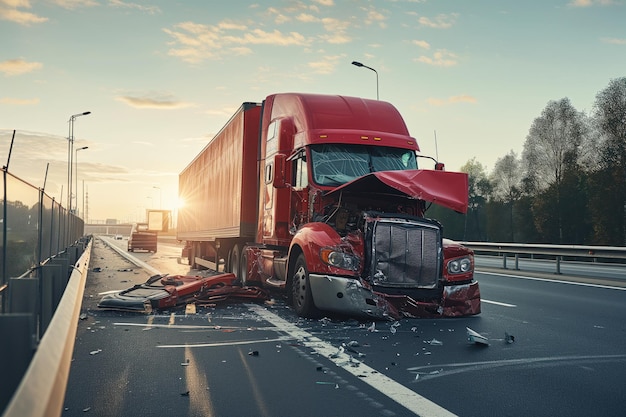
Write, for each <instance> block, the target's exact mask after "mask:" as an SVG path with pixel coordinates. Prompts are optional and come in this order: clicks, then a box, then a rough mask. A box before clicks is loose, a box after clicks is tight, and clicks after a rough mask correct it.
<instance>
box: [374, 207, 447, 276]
mask: <svg viewBox="0 0 626 417" xmlns="http://www.w3.org/2000/svg"><path fill="white" fill-rule="evenodd" d="M369 226H370V227H371V234H370V236H371V239H372V240H371V264H370V265H371V266H370V275H371V279H372V284H374V285H380V286H385V287H397V288H435V287H436V286H437V281H438V279H439V276H440V269H441V264H442V261H441V257H442V243H441V229H440V227H439V226H438V225H437V224H431V223H427V222H419V223H418V222H415V221H409V220H405V219H395V218H394V219H380V218H379V219H377V220H375V221H373V222H372V223H370V224H369Z"/></svg>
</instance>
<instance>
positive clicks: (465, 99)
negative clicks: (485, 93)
mask: <svg viewBox="0 0 626 417" xmlns="http://www.w3.org/2000/svg"><path fill="white" fill-rule="evenodd" d="M426 102H427V103H428V104H430V105H431V106H436V107H439V106H446V105H449V104H457V103H471V104H475V103H478V100H476V98H475V97H472V96H468V95H467V94H462V95H460V96H452V97H448V98H446V99H441V98H433V97H431V98H429V99H428V100H426Z"/></svg>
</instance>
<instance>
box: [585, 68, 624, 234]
mask: <svg viewBox="0 0 626 417" xmlns="http://www.w3.org/2000/svg"><path fill="white" fill-rule="evenodd" d="M593 115H594V121H595V124H596V127H597V129H598V131H599V133H600V135H601V136H602V143H601V147H600V149H601V150H600V161H599V167H598V169H596V170H594V173H593V181H592V184H593V185H592V187H593V191H592V194H593V195H592V198H593V199H594V201H597V202H598V203H599V204H596V205H594V206H593V208H592V218H593V219H594V228H595V238H596V239H597V240H599V241H602V242H603V243H605V244H614V245H626V77H622V78H616V79H613V80H611V81H610V82H609V85H608V86H607V87H606V88H605V89H604V90H602V91H600V92H599V93H598V95H597V96H596V101H595V104H594V114H593ZM617 213H620V214H621V215H616V214H617Z"/></svg>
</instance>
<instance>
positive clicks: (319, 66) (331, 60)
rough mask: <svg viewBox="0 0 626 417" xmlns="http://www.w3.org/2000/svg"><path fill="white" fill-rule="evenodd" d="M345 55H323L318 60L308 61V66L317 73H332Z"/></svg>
mask: <svg viewBox="0 0 626 417" xmlns="http://www.w3.org/2000/svg"><path fill="white" fill-rule="evenodd" d="M344 58H345V55H332V56H330V55H329V56H325V57H323V58H322V59H321V60H320V61H314V62H309V63H308V66H309V68H311V69H312V70H313V72H315V73H317V74H332V73H333V72H334V71H335V68H336V67H337V65H338V63H339V61H340V60H342V59H344Z"/></svg>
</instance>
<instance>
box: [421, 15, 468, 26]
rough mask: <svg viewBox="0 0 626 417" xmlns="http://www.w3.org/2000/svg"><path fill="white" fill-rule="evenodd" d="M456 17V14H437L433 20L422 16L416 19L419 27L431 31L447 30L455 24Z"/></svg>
mask: <svg viewBox="0 0 626 417" xmlns="http://www.w3.org/2000/svg"><path fill="white" fill-rule="evenodd" d="M457 17H458V14H457V13H452V14H439V15H437V17H435V18H434V19H430V18H428V17H425V16H422V17H420V18H418V19H417V21H418V22H419V24H420V25H422V26H426V27H429V28H433V29H449V28H451V27H452V26H453V25H454V24H455V23H456V19H457Z"/></svg>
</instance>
